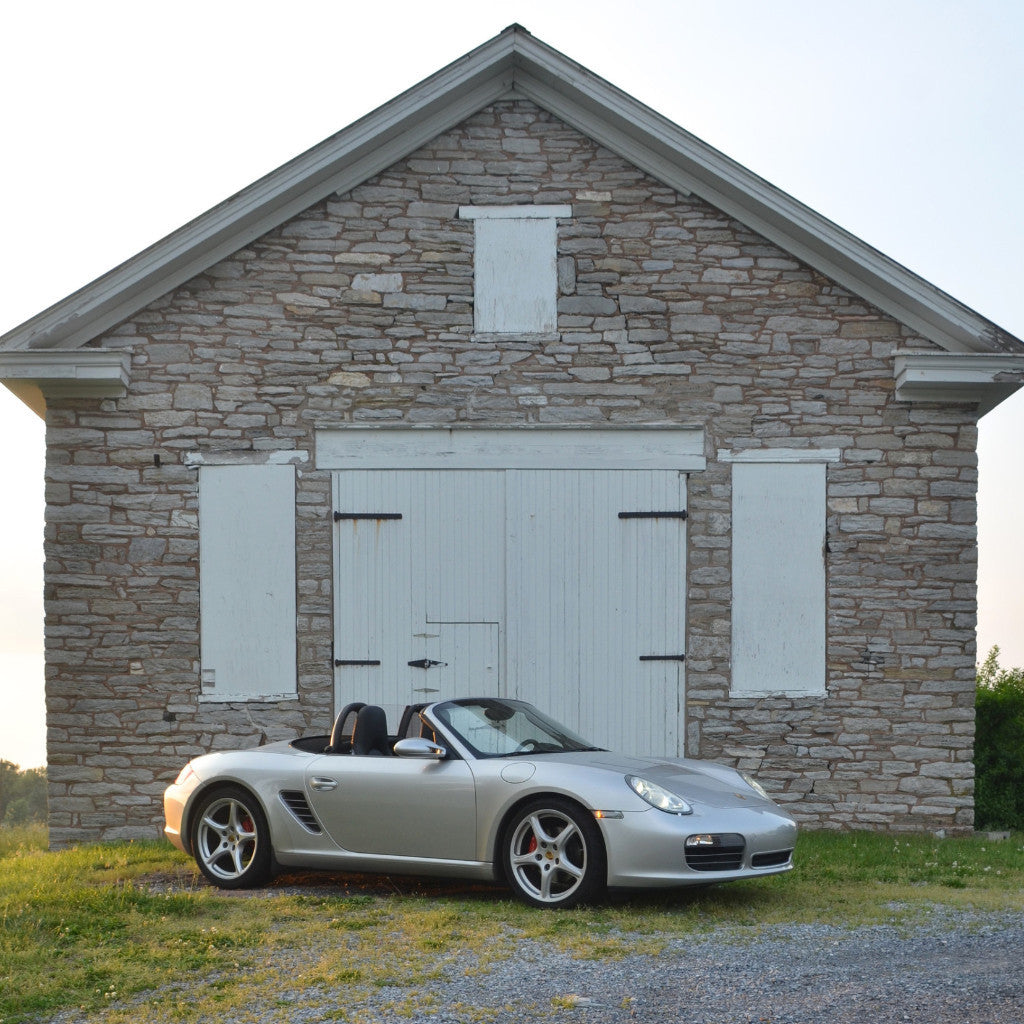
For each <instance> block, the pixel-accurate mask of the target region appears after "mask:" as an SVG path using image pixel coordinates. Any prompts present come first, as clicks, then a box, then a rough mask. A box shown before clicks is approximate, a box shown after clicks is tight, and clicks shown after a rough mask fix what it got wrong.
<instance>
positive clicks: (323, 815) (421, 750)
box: [164, 697, 796, 907]
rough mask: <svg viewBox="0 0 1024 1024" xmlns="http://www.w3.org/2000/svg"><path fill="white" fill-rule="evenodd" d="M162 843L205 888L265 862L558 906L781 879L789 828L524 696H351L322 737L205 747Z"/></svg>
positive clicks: (751, 803) (169, 816) (702, 768)
mask: <svg viewBox="0 0 1024 1024" xmlns="http://www.w3.org/2000/svg"><path fill="white" fill-rule="evenodd" d="M164 813H165V816H166V828H165V829H164V831H165V833H166V835H167V837H168V838H169V839H170V841H171V842H172V843H174V845H175V846H177V847H178V848H179V849H181V850H184V851H185V852H186V853H188V854H190V855H191V856H193V857H194V858H195V860H196V863H197V864H198V865H199V869H200V870H201V871H202V873H203V874H204V875H205V876H206V877H207V878H208V879H209V880H210V881H211V882H213V883H214V884H215V885H218V886H220V887H222V888H225V889H236V888H243V887H247V886H256V885H261V884H263V883H264V882H266V881H267V880H269V878H270V877H271V876H272V874H273V873H274V871H275V870H276V869H277V868H278V867H279V866H284V867H301V868H324V869H330V870H334V871H365V872H380V873H391V874H420V875H424V874H426V875H447V876H453V877H462V878H475V879H485V880H498V881H505V882H507V883H508V885H509V886H511V888H512V890H513V891H514V892H515V894H516V895H517V896H518V897H520V898H521V899H522V900H524V901H526V902H527V903H531V904H534V905H537V906H544V907H568V906H572V905H574V904H576V903H579V902H580V901H583V900H588V899H592V898H594V897H596V896H598V895H599V894H600V893H601V892H603V891H604V890H605V888H606V887H615V888H647V887H652V886H685V885H706V884H708V883H711V882H725V881H731V880H734V879H738V878H755V877H758V876H760V875H771V874H776V873H778V872H781V871H789V870H790V869H791V867H792V864H793V859H792V858H793V847H794V844H795V841H796V824H795V823H794V821H793V819H792V818H791V817H790V816H789V815H788V814H786V812H785V811H783V810H782V809H781V808H779V807H778V806H776V805H775V804H774V803H773V802H772V801H771V799H769V797H768V795H767V794H766V793H765V791H764V790H763V789H762V788H761V786H760V785H759V784H758V783H757V782H756V781H754V780H753V779H751V778H749V777H748V776H746V775H743V774H741V773H740V772H737V771H735V770H734V769H732V768H726V767H724V766H722V765H717V764H711V763H709V762H705V761H693V760H684V759H668V758H658V757H630V756H626V755H623V754H616V753H612V752H611V751H608V750H601V749H599V748H597V747H594V746H592V745H591V744H589V743H588V742H587V741H586V740H584V739H581V738H580V737H579V736H577V735H575V734H574V733H573V732H572V731H571V730H570V729H567V728H566V727H565V726H563V725H559V724H558V723H557V722H555V721H553V720H552V719H551V718H549V717H548V716H547V715H544V714H543V713H541V712H540V711H538V710H537V709H536V708H534V707H533V706H532V705H530V704H527V703H525V702H524V701H520V700H509V699H505V698H494V697H480V698H467V699H460V700H447V701H440V702H437V703H433V704H418V705H411V706H410V707H408V708H406V710H405V713H404V714H403V716H402V720H401V722H400V723H399V725H398V728H397V730H396V731H395V732H391V731H389V729H388V724H387V721H386V719H385V714H384V712H383V710H382V709H381V708H379V707H377V706H375V705H364V704H351V705H349V706H348V707H346V708H345V709H344V710H343V711H342V712H341V713H340V714H339V715H338V718H337V720H336V721H335V724H334V729H333V731H332V733H331V735H330V736H312V737H305V738H302V739H297V740H293V741H291V742H281V743H271V744H267V745H265V746H261V747H256V748H254V749H250V750H241V751H224V752H219V753H213V754H205V755H203V756H202V757H197V758H196V759H195V760H193V761H190V762H189V763H188V764H187V765H186V766H185V767H184V768H183V769H182V771H181V773H180V774H179V775H178V778H177V779H176V781H175V782H174V784H173V785H172V786H170V787H168V789H167V791H166V792H165V794H164Z"/></svg>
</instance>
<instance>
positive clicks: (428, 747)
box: [395, 736, 448, 761]
mask: <svg viewBox="0 0 1024 1024" xmlns="http://www.w3.org/2000/svg"><path fill="white" fill-rule="evenodd" d="M395 755H396V756H397V757H414V758H419V759H420V760H421V761H440V760H441V759H442V758H444V757H446V756H447V755H448V751H447V750H445V748H444V747H440V746H438V745H437V744H436V743H432V742H431V741H430V740H425V739H421V738H420V737H418V736H413V737H410V738H409V739H406V740H399V741H398V742H397V743H396V744H395Z"/></svg>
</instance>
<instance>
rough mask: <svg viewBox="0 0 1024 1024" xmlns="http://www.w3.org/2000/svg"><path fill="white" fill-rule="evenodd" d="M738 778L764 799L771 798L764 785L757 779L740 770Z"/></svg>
mask: <svg viewBox="0 0 1024 1024" xmlns="http://www.w3.org/2000/svg"><path fill="white" fill-rule="evenodd" d="M740 778H741V779H742V780H743V781H744V782H745V783H746V784H747V785H748V786H749V787H750V788H751V789H752V790H753V791H754V792H755V793H756V794H757V795H758V796H759V797H761V798H763V799H764V800H771V797H770V796H769V795H768V793H767V791H766V790H765V788H764V786H762V785H761V783H760V782H758V781H757V779H755V778H753V777H752V776H750V775H748V774H747V773H746V772H740Z"/></svg>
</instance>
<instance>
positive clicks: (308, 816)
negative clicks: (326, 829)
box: [281, 789, 323, 836]
mask: <svg viewBox="0 0 1024 1024" xmlns="http://www.w3.org/2000/svg"><path fill="white" fill-rule="evenodd" d="M281 802H282V803H283V804H284V805H285V807H287V808H288V810H289V811H291V812H292V815H293V816H294V818H295V820H296V821H297V822H298V823H299V824H300V825H301V826H302V827H303V828H304V829H305V830H306V831H307V832H312V833H313V835H316V836H318V835H320V834H321V833H322V832H323V829H322V828H321V827H320V822H319V821H317V820H316V815H315V814H314V813H313V808H312V807H310V806H309V802H308V801H307V800H306V794H305V793H302V792H300V791H298V790H291V789H286V790H282V791H281Z"/></svg>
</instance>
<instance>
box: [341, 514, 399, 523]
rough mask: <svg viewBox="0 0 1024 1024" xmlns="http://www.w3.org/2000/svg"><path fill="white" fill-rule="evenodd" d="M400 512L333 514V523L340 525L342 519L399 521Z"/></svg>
mask: <svg viewBox="0 0 1024 1024" xmlns="http://www.w3.org/2000/svg"><path fill="white" fill-rule="evenodd" d="M401 518H402V513H401V512H335V513H334V521H335V522H336V523H340V522H341V521H342V519H401Z"/></svg>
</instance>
